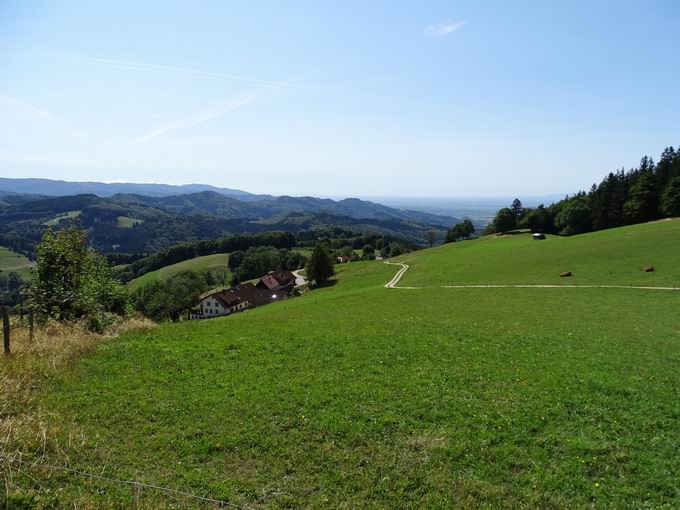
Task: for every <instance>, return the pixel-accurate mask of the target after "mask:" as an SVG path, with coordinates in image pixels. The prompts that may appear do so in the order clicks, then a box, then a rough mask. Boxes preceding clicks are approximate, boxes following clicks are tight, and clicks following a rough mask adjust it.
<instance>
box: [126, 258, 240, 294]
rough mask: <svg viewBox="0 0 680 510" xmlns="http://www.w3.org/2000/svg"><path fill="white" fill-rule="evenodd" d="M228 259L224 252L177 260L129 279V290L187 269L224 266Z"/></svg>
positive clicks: (200, 269)
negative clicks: (175, 262) (174, 262)
mask: <svg viewBox="0 0 680 510" xmlns="http://www.w3.org/2000/svg"><path fill="white" fill-rule="evenodd" d="M228 260H229V255H228V254H226V253H216V254H214V255H205V256H203V257H196V258H194V259H189V260H184V261H182V262H178V263H177V264H172V265H169V266H165V267H163V268H161V269H158V270H156V271H151V272H150V273H146V274H144V275H142V276H140V277H139V278H135V279H134V280H132V281H130V283H128V287H129V288H130V290H135V289H137V288H139V287H141V286H143V285H145V284H146V283H148V282H150V281H152V280H157V279H162V280H165V279H167V278H170V277H172V276H174V275H176V274H177V273H180V272H182V271H187V270H191V271H197V272H203V271H209V270H210V269H217V268H226V267H227V261H228Z"/></svg>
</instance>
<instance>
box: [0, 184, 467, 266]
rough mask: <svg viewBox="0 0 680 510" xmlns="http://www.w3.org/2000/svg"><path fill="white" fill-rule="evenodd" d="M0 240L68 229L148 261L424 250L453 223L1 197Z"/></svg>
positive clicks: (278, 206) (380, 209) (212, 204)
mask: <svg viewBox="0 0 680 510" xmlns="http://www.w3.org/2000/svg"><path fill="white" fill-rule="evenodd" d="M3 203H4V205H3V206H0V235H4V236H13V237H15V238H20V239H22V240H27V241H29V242H31V243H33V244H35V243H37V241H38V240H39V239H40V236H41V235H42V233H43V232H44V231H45V230H46V229H47V228H49V227H62V226H68V225H72V224H76V225H78V226H80V227H82V228H84V229H86V230H87V231H88V234H89V238H90V240H91V242H92V244H93V245H94V247H96V248H97V249H99V250H100V251H103V252H124V253H140V252H144V253H150V252H154V251H159V250H163V249H165V248H168V247H170V246H173V245H176V244H179V243H183V242H191V241H196V240H201V239H214V238H216V237H219V236H221V235H225V234H235V233H242V232H262V231H265V230H277V229H286V230H290V231H292V232H300V231H302V230H305V229H309V228H314V229H324V228H329V227H344V228H351V229H354V230H358V231H362V232H366V231H373V232H379V233H381V234H389V235H391V236H394V237H399V238H402V239H405V240H407V241H408V242H411V243H419V244H422V243H424V242H425V241H424V234H425V232H426V231H428V230H431V229H434V230H438V231H440V232H443V230H444V229H445V228H447V227H448V226H450V225H451V224H452V223H455V221H456V219H455V218H449V217H445V216H438V215H433V214H427V213H420V212H417V211H403V210H399V209H391V208H389V207H385V206H382V205H380V204H375V203H372V202H365V201H361V200H356V199H347V200H341V201H337V202H336V201H333V200H322V199H317V198H313V197H298V198H294V197H278V198H275V199H271V200H253V201H243V200H239V199H236V198H234V197H230V196H224V195H222V194H219V193H215V192H212V191H204V192H201V193H194V194H184V195H173V196H165V197H149V196H141V195H114V196H110V197H105V198H102V197H98V196H96V195H94V194H84V195H74V196H63V197H44V196H36V195H32V196H30V197H26V196H23V195H6V196H5V197H3Z"/></svg>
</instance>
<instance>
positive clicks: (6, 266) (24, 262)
mask: <svg viewBox="0 0 680 510" xmlns="http://www.w3.org/2000/svg"><path fill="white" fill-rule="evenodd" d="M0 270H2V273H1V274H2V275H3V276H7V275H8V274H9V273H11V272H16V273H18V274H19V276H20V277H21V278H23V279H24V280H26V279H28V278H30V277H31V261H30V260H28V259H27V258H26V257H24V256H23V255H20V254H18V253H15V252H13V251H12V250H10V249H9V248H5V247H3V246H0Z"/></svg>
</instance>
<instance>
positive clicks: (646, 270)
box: [645, 266, 655, 273]
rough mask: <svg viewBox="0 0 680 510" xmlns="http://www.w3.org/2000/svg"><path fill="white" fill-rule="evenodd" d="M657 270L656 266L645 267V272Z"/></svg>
mask: <svg viewBox="0 0 680 510" xmlns="http://www.w3.org/2000/svg"><path fill="white" fill-rule="evenodd" d="M654 271H655V269H654V266H647V267H646V268H645V273H653V272H654Z"/></svg>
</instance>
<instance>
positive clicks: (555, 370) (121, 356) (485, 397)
mask: <svg viewBox="0 0 680 510" xmlns="http://www.w3.org/2000/svg"><path fill="white" fill-rule="evenodd" d="M655 228H656V227H655V224H652V225H651V227H650V226H648V227H647V229H649V230H645V228H641V229H640V230H635V229H634V231H636V232H638V234H639V235H640V236H643V237H644V236H647V235H649V236H651V237H652V238H654V239H657V237H656V236H657V234H655V233H654V232H655ZM649 232H651V233H649ZM614 234H615V233H614V232H613V231H608V232H605V233H601V235H602V236H603V237H612V238H616V236H615V235H614ZM592 236H595V234H592ZM661 238H662V239H665V237H663V236H661ZM567 241H569V242H571V241H574V243H575V244H576V241H577V238H572V239H565V240H562V239H555V238H550V239H549V240H547V241H546V242H545V244H541V243H539V242H535V241H531V243H533V244H529V247H535V248H534V249H536V250H545V249H547V248H548V246H549V244H548V243H553V244H557V242H567ZM485 242H489V243H490V242H493V243H495V244H494V246H495V248H496V250H498V251H504V250H507V251H508V252H510V253H512V254H513V256H514V257H529V258H532V257H535V258H534V259H532V260H541V257H539V256H537V255H533V254H531V250H530V249H529V247H527V248H522V246H523V245H522V244H521V243H522V240H521V238H515V237H504V238H498V239H493V240H490V241H485V240H481V241H474V242H468V243H460V244H458V245H454V246H451V247H449V246H447V247H444V248H436V249H434V250H425V251H422V252H418V253H414V254H409V255H408V256H406V257H404V258H407V257H408V258H409V263H410V264H411V265H412V268H413V271H414V275H415V276H413V278H414V279H415V278H416V277H417V278H419V279H420V280H419V281H420V282H423V281H426V271H425V268H426V267H428V268H429V270H430V271H436V270H437V269H436V267H437V266H438V265H441V264H448V266H446V267H450V268H455V267H456V264H455V263H450V264H449V263H448V258H449V257H450V258H451V259H454V258H456V257H458V251H460V252H463V251H465V250H474V249H475V248H474V246H475V244H476V243H478V244H479V245H482V244H483V243H485ZM593 242H594V241H593ZM466 245H468V246H466ZM594 246H597V245H594ZM679 248H680V243H678V241H677V239H676V241H675V244H673V243H666V244H664V243H663V242H659V243H658V244H656V245H654V248H653V250H651V253H652V254H653V255H654V257H655V260H652V261H651V263H653V264H655V265H657V264H658V265H659V268H660V269H659V274H662V273H663V272H664V270H662V268H663V267H664V264H665V263H666V262H664V261H668V260H672V259H673V257H674V256H675V255H674V253H676V252H677V250H678V249H679ZM477 249H480V250H481V249H482V248H477ZM484 250H488V249H487V248H484ZM669 251H670V252H669ZM486 253H487V255H484V252H483V251H482V254H481V255H478V256H477V257H483V256H488V257H490V260H492V261H495V260H503V257H500V256H498V257H497V256H496V255H494V254H493V253H494V252H492V251H487V252H486ZM584 253H587V250H586V249H584V251H583V252H581V255H579V256H575V258H574V259H570V261H573V262H574V263H575V262H577V261H580V260H581V258H580V257H581V256H583V254H584ZM608 253H609V255H608V256H609V257H610V258H611V256H612V254H613V253H614V252H608ZM621 256H622V257H625V256H626V254H625V253H621ZM421 257H422V259H423V260H421ZM474 258H476V257H472V256H471V257H470V259H471V260H472V259H474ZM511 258H512V257H511ZM428 259H429V260H428ZM435 259H436V263H431V261H434V260H435ZM586 260H588V259H586ZM589 260H591V261H592V263H593V264H595V265H597V264H598V260H597V258H596V257H592V258H590V259H589ZM657 261H658V262H657ZM471 263H472V262H471ZM426 264H429V265H426ZM515 267H517V268H519V267H526V268H531V267H533V266H532V264H530V263H528V262H527V263H526V264H525V265H521V264H519V263H517V265H516V266H515ZM602 267H605V266H602ZM336 268H337V269H338V275H337V279H336V282H335V284H334V285H329V286H327V287H325V288H322V289H318V290H315V291H312V292H309V293H307V294H306V295H304V296H302V297H300V298H295V299H291V300H288V301H284V302H280V303H276V304H272V305H268V306H264V307H259V308H256V309H253V310H249V311H247V312H244V313H240V314H236V315H233V316H230V317H226V318H218V319H212V320H206V321H199V322H184V323H180V324H167V325H163V326H160V327H159V328H156V329H154V330H150V331H144V332H130V333H127V334H125V335H123V336H121V337H119V338H118V339H116V340H113V341H109V342H105V343H103V344H101V345H100V347H99V348H98V349H97V350H96V352H95V353H94V354H91V355H88V356H86V357H84V358H82V359H81V360H80V361H79V362H77V363H75V364H73V365H72V366H71V368H70V369H68V370H66V371H64V372H62V373H61V374H60V375H58V376H56V377H53V378H50V379H47V380H45V381H44V382H43V383H42V384H41V385H40V387H39V389H38V390H37V392H36V394H35V396H34V398H32V399H31V400H30V402H29V403H27V404H25V405H24V407H23V408H22V412H26V413H33V414H35V415H38V416H41V421H42V423H45V424H46V428H47V430H46V432H45V434H43V433H42V432H38V431H36V432H35V433H34V434H33V435H31V434H25V435H23V436H21V437H20V438H17V439H13V441H14V443H13V444H12V445H11V447H12V448H13V449H14V450H20V451H22V452H23V455H24V459H25V460H26V461H27V462H30V461H35V462H37V463H38V464H40V463H51V464H59V465H65V464H68V466H70V467H72V468H75V469H78V470H82V471H87V472H90V473H96V474H98V475H104V476H107V477H112V478H117V479H126V480H129V479H134V480H138V481H142V482H145V483H150V484H155V485H161V486H164V487H170V488H173V489H179V490H182V491H187V492H190V493H193V494H196V495H201V496H208V497H211V498H215V499H219V500H224V501H228V502H229V503H231V504H237V505H243V506H246V507H251V508H252V507H257V508H259V507H265V508H298V507H308V508H309V507H311V508H338V507H339V508H365V507H369V508H415V507H418V508H421V507H428V508H452V507H454V508H456V507H459V508H579V507H596V508H676V507H678V506H679V505H680V449H678V448H677V445H678V441H679V439H680V398H678V397H679V395H678V388H680V314H679V313H678V310H679V309H680V291H672V290H670V291H668V290H667V291H659V290H640V289H555V288H532V289H517V288H503V289H449V288H440V287H437V286H435V285H433V286H432V287H429V288H421V289H385V288H384V287H383V285H384V284H385V283H386V282H387V281H389V280H390V278H391V277H392V276H393V275H394V273H395V272H396V270H397V268H395V267H394V266H389V265H386V264H382V263H380V262H377V261H367V262H355V263H351V264H343V265H340V266H336ZM568 269H570V270H574V267H573V266H572V267H570V268H568ZM587 269H588V266H586V265H584V266H582V267H581V269H580V270H579V272H576V271H574V272H575V274H577V275H578V274H581V272H583V274H591V275H596V274H597V270H596V269H593V270H592V272H590V273H588V272H587ZM416 270H418V271H419V273H417V272H416ZM489 271H494V268H493V267H492V264H491V263H489ZM616 274H618V273H615V274H613V275H610V276H609V277H608V280H606V281H607V282H610V283H616V282H617V280H616ZM631 274H633V273H631ZM499 275H502V272H501V273H498V275H492V276H493V277H499ZM652 275H653V274H652ZM478 276H479V277H480V278H481V277H484V279H483V280H482V281H481V282H479V283H485V282H487V281H488V280H487V276H486V274H484V273H483V271H482V270H481V262H480V269H479V272H478ZM653 276H654V275H653ZM535 277H537V276H535ZM593 277H594V276H593ZM407 278H411V276H410V275H409V271H407V273H406V276H405V277H404V279H407ZM427 278H428V281H432V282H436V284H437V285H438V284H439V280H438V279H437V278H435V277H432V278H431V279H430V277H427ZM489 278H491V277H489ZM622 278H623V277H622ZM415 281H418V280H415ZM621 281H623V279H622V280H621ZM668 281H669V280H664V282H666V283H667V282H668ZM406 283H409V282H406ZM539 283H544V282H542V281H541V282H539ZM27 466H28V465H27ZM47 474H48V472H46V471H45V470H44V469H42V468H39V467H37V466H33V467H26V468H25V470H24V471H17V472H14V473H13V478H12V484H13V485H12V488H11V489H12V490H11V491H10V494H11V495H12V497H14V498H15V499H17V500H22V501H23V500H29V499H30V498H32V497H35V498H40V497H42V498H45V500H46V501H52V500H50V499H49V498H53V500H54V501H57V502H58V505H60V506H71V507H73V506H77V507H92V508H97V507H131V506H133V505H136V507H137V508H157V507H168V508H170V507H201V506H202V505H204V503H201V502H200V501H197V500H193V499H189V498H181V497H179V496H175V497H172V496H170V495H168V494H163V493H162V492H160V491H157V490H141V491H140V490H137V489H135V488H134V487H130V486H127V485H122V484H116V483H111V482H107V481H104V480H96V479H88V478H83V477H82V476H78V475H75V474H70V473H67V472H59V473H54V472H53V473H51V475H50V476H49V477H48V476H47ZM22 498H23V499H22Z"/></svg>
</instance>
